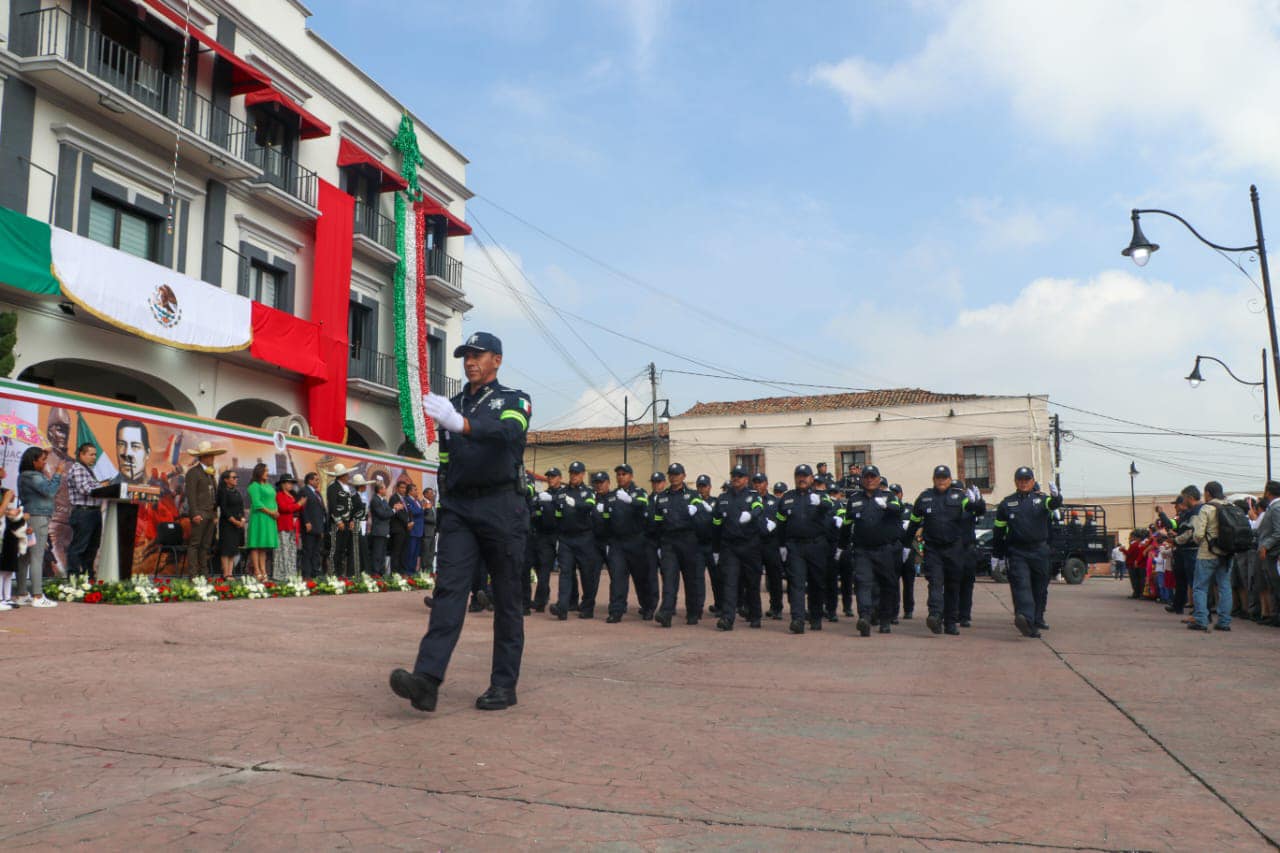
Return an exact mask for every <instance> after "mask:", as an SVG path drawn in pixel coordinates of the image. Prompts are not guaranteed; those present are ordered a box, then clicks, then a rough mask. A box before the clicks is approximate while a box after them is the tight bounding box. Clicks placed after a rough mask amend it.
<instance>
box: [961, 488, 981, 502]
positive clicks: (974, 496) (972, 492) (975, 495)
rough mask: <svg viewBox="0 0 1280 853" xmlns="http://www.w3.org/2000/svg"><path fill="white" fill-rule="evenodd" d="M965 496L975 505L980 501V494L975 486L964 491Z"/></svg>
mask: <svg viewBox="0 0 1280 853" xmlns="http://www.w3.org/2000/svg"><path fill="white" fill-rule="evenodd" d="M965 494H966V495H967V496H968V497H969V500H971V501H973V502H974V503H977V502H978V501H980V500H982V492H981V491H980V490H979V489H978V487H977V486H970V487H969V488H968V489H967V490H966V491H965Z"/></svg>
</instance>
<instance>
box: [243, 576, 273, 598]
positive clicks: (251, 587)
mask: <svg viewBox="0 0 1280 853" xmlns="http://www.w3.org/2000/svg"><path fill="white" fill-rule="evenodd" d="M240 585H241V586H242V587H244V590H245V592H247V593H248V595H246V596H245V598H270V597H271V593H269V592H267V588H266V587H265V586H263V585H262V582H261V581H259V580H257V579H256V578H245V579H244V580H243V581H241V582H240Z"/></svg>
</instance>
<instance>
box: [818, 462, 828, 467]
mask: <svg viewBox="0 0 1280 853" xmlns="http://www.w3.org/2000/svg"><path fill="white" fill-rule="evenodd" d="M818 467H819V468H826V467H827V463H825V462H819V463H818Z"/></svg>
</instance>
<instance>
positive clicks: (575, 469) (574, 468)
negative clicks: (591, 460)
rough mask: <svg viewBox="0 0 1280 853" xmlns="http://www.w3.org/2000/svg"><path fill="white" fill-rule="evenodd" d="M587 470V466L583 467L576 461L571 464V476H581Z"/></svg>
mask: <svg viewBox="0 0 1280 853" xmlns="http://www.w3.org/2000/svg"><path fill="white" fill-rule="evenodd" d="M586 470H587V466H586V465H583V464H582V463H581V462H579V461H577V460H576V459H575V460H574V461H572V462H570V463H569V473H570V474H581V473H583V472H584V471H586Z"/></svg>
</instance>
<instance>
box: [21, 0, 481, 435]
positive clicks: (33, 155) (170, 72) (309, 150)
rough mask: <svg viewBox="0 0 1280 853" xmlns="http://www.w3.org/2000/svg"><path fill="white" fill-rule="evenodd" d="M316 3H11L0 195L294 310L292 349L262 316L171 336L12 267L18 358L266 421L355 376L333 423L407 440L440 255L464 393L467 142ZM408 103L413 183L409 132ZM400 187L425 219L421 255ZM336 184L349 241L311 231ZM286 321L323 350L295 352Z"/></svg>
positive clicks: (437, 309) (37, 216)
mask: <svg viewBox="0 0 1280 853" xmlns="http://www.w3.org/2000/svg"><path fill="white" fill-rule="evenodd" d="M188 16H189V17H188ZM309 16H310V12H309V11H308V10H307V9H306V8H305V7H304V6H303V5H302V4H301V3H299V2H296V0H236V2H231V1H230V0H198V2H192V3H191V4H190V6H189V7H188V6H187V4H186V3H185V2H171V3H170V2H165V0H0V27H2V28H4V29H3V30H2V31H0V207H5V208H9V209H10V210H12V211H16V212H17V213H20V214H23V215H25V216H27V217H30V218H31V219H34V220H38V221H40V222H44V223H48V224H49V225H51V226H54V227H55V228H60V229H65V230H66V231H69V232H72V233H74V234H77V235H80V236H81V237H86V238H89V239H92V240H95V241H98V242H101V243H105V244H107V245H110V246H112V247H114V248H115V249H118V250H119V251H121V252H126V253H129V254H132V255H136V256H139V257H143V258H146V259H147V260H149V261H152V262H154V263H155V264H158V265H160V266H162V267H165V268H167V269H169V270H172V271H174V272H176V273H180V274H185V275H186V276H190V277H192V278H195V279H199V280H201V281H203V282H205V283H207V284H208V286H210V287H216V288H221V289H223V290H225V291H228V292H230V293H235V294H238V295H240V296H243V297H246V298H248V299H250V300H253V301H254V302H256V303H258V304H259V305H260V306H266V307H268V308H271V309H275V310H276V311H278V312H281V314H280V315H272V316H275V317H278V318H279V320H280V322H279V323H277V325H276V328H278V329H281V330H283V331H281V332H280V334H281V340H280V341H277V342H276V346H275V347H274V351H275V353H276V354H275V355H272V354H270V353H268V352H267V349H268V348H267V347H266V346H265V344H266V341H265V338H262V337H260V333H259V332H258V331H256V330H255V346H254V348H253V349H252V350H250V349H245V350H241V351H236V352H206V351H201V350H199V349H183V348H176V347H173V346H167V345H165V344H163V343H157V342H155V341H153V340H150V339H147V338H146V337H143V336H140V335H138V334H135V333H133V332H131V331H130V330H128V329H127V328H123V327H121V326H120V325H119V324H115V323H112V322H110V321H109V320H104V319H101V318H100V315H97V314H95V313H94V312H90V311H85V310H83V307H82V306H80V307H77V306H76V305H70V304H68V303H67V302H66V301H65V300H61V301H60V300H59V299H57V298H48V297H44V298H40V297H35V296H33V295H31V294H29V293H24V292H22V291H20V290H14V289H11V288H8V287H0V303H2V304H0V308H3V309H4V310H16V311H17V312H18V314H19V325H18V336H19V342H18V346H17V348H16V352H17V354H18V359H17V367H16V369H15V372H14V375H15V376H16V377H17V378H20V379H25V380H29V381H33V382H37V383H41V384H45V385H51V386H56V387H60V388H65V389H69V390H73V391H83V392H88V393H93V394H97V395H100V396H104V397H114V398H116V399H121V400H126V401H130V402H136V403H141V404H145V405H152V406H159V407H162V408H168V409H172V410H175V411H180V412H187V413H191V414H197V415H201V416H204V417H212V418H218V419H221V420H226V421H233V422H236V423H241V424H247V425H252V426H260V425H262V424H263V422H264V421H265V420H266V419H267V418H270V417H279V416H284V415H293V414H298V415H302V416H304V417H310V416H311V415H312V414H313V411H314V409H315V408H316V407H317V406H318V405H319V404H318V403H317V399H318V397H317V388H318V387H320V386H324V385H325V384H326V383H334V382H340V383H341V386H342V387H341V388H340V390H335V389H334V387H333V386H332V385H330V391H331V392H332V393H330V398H331V399H330V411H329V418H328V420H329V421H330V422H332V409H333V408H335V407H336V408H339V409H341V410H342V411H343V413H342V416H341V419H340V420H339V421H338V423H339V426H340V427H341V428H342V429H341V431H342V432H343V433H344V435H333V434H330V435H322V434H320V433H319V432H318V431H317V435H319V436H320V437H321V438H325V439H328V440H336V441H343V440H345V441H346V442H347V443H349V444H351V445H353V446H357V447H369V448H372V449H375V450H384V451H391V452H396V451H397V450H398V449H400V448H401V447H402V446H404V441H405V435H406V433H405V428H404V423H403V420H402V405H403V401H404V399H405V386H404V382H403V380H402V376H401V374H402V373H403V372H404V370H403V368H404V363H405V359H406V358H407V359H409V360H410V361H412V360H413V358H414V356H415V354H414V353H408V354H406V353H404V352H402V353H400V355H399V358H397V353H396V338H397V333H396V332H397V322H396V311H397V308H399V309H400V310H403V305H402V304H400V302H399V301H398V300H397V296H396V294H397V292H398V291H397V287H396V282H397V266H398V265H400V264H402V263H407V264H408V266H409V270H410V277H412V271H413V269H414V268H415V265H416V266H421V267H423V269H424V272H425V276H424V277H423V280H422V286H424V287H425V291H424V293H425V295H424V296H423V297H422V298H421V299H420V300H415V301H413V302H412V303H411V305H412V306H413V307H416V309H417V313H418V314H420V315H421V316H422V321H421V324H420V325H419V326H418V327H417V328H419V329H420V330H421V333H422V336H423V339H424V345H423V347H422V349H423V352H424V356H425V357H424V359H423V364H424V367H425V366H426V365H429V367H427V368H426V372H427V377H426V378H428V379H429V381H430V385H431V387H432V389H433V390H437V391H440V392H441V393H450V394H451V393H454V392H455V391H456V390H457V388H458V387H459V386H460V377H459V375H458V373H457V371H458V370H459V367H458V366H457V364H456V363H455V362H454V360H453V359H449V358H448V357H447V355H448V352H449V350H450V349H451V348H452V346H453V345H454V344H456V343H457V342H458V341H459V340H461V327H462V314H463V313H464V312H465V311H467V310H469V309H470V305H469V304H468V303H467V301H466V297H465V294H464V293H463V291H462V265H461V263H460V261H459V260H457V259H460V258H461V256H462V240H463V239H464V237H465V235H466V234H467V233H469V229H468V228H467V226H466V225H465V222H464V218H465V217H464V204H465V202H466V200H467V199H468V198H469V197H470V196H471V193H470V192H469V191H468V190H467V187H466V183H465V181H466V165H467V161H466V159H465V158H464V157H463V156H462V155H461V154H460V153H459V152H458V151H456V150H455V149H454V148H452V147H451V146H450V145H449V144H448V143H447V142H446V141H445V140H443V139H442V138H440V137H439V136H438V135H437V134H436V133H435V132H434V131H432V129H431V128H430V127H429V126H428V125H427V124H426V123H425V122H423V121H422V120H420V119H418V118H417V117H415V116H413V115H412V114H411V113H410V112H409V111H408V110H407V108H406V107H405V106H404V105H403V104H402V103H401V102H399V101H398V100H397V99H396V97H395V96H394V95H393V94H392V93H390V92H388V91H386V90H385V89H384V88H382V87H381V86H380V85H379V84H378V83H376V82H375V81H373V80H372V79H371V78H370V77H369V76H368V75H366V74H365V73H364V72H362V71H361V70H360V69H359V68H358V67H357V66H356V65H354V64H353V63H352V62H350V61H349V60H347V59H346V58H345V57H343V56H342V55H341V54H340V53H339V52H338V51H337V50H335V49H334V48H333V47H332V46H330V45H329V44H327V43H326V42H325V41H324V40H323V39H321V38H320V37H319V36H317V35H316V34H315V33H314V32H312V31H310V30H309V29H307V18H308V17H309ZM184 69H185V75H186V76H185V78H184V77H183V74H184ZM405 116H408V124H407V126H408V127H409V128H410V130H411V133H410V134H409V135H410V136H411V137H416V148H417V150H418V152H420V156H421V162H420V163H417V164H416V174H414V175H413V178H414V180H413V184H412V185H410V184H409V182H408V181H407V180H406V173H407V172H412V171H413V170H412V169H406V162H405V154H404V151H405V150H406V149H405V148H404V147H403V146H401V147H400V148H397V147H396V146H395V145H394V144H393V140H395V139H396V138H397V135H398V134H399V135H400V136H401V137H402V138H403V137H404V127H405V125H404V124H403V121H404V117H405ZM175 137H177V139H178V140H179V144H178V146H177V158H176V163H177V167H176V170H175V168H174V163H175ZM414 159H415V160H416V159H417V158H414ZM342 193H345V194H346V195H349V196H351V197H352V198H353V199H354V204H352V203H351V202H350V201H344V199H345V196H343V195H342ZM397 195H399V196H401V198H402V199H404V200H407V201H406V206H407V207H408V208H409V209H410V210H412V209H413V207H414V202H416V204H417V209H418V211H419V216H420V217H421V219H422V224H423V228H422V232H421V234H420V235H417V242H414V245H416V246H417V247H418V252H417V253H416V254H415V256H414V258H413V259H412V263H410V262H409V261H410V259H408V258H402V255H401V248H402V247H403V246H404V245H405V243H404V240H405V238H404V236H403V234H400V235H398V233H397V223H396V219H395V212H396V208H397V202H396V197H397ZM326 198H328V199H330V200H333V199H338V201H339V205H338V207H334V208H333V209H332V210H328V209H325V204H326V202H325V199H326ZM331 203H332V202H331ZM343 204H345V205H346V209H347V210H349V211H350V212H349V214H343V215H349V216H350V218H351V220H352V224H351V225H350V226H348V230H349V232H350V241H349V242H350V246H349V247H346V248H343V246H342V244H343V243H344V241H342V240H338V241H334V240H331V239H327V238H325V237H323V236H321V238H320V239H317V235H318V234H319V235H324V234H325V233H326V232H325V231H324V228H325V227H326V226H332V223H333V222H335V221H339V220H340V219H341V215H339V212H340V208H341V206H342V205H343ZM411 215H412V214H411ZM330 216H337V218H336V219H330V221H329V222H327V223H326V222H325V221H324V220H325V218H326V217H330ZM409 221H410V228H412V223H413V220H412V218H411V219H410V220H409ZM410 236H411V237H412V236H413V235H410ZM344 253H345V254H344ZM335 254H336V257H335ZM335 270H337V271H339V273H338V275H339V277H340V278H341V280H340V281H333V280H332V279H333V278H334V271H335ZM403 274H404V271H403V269H402V270H401V276H402V278H401V280H403ZM128 286H129V283H128V282H120V287H122V288H127V287H128ZM407 286H408V287H409V288H412V287H413V282H412V281H410V282H409V284H408V285H407ZM290 319H292V320H296V321H297V325H296V345H297V346H298V347H299V348H302V347H315V348H316V350H317V351H316V353H315V354H314V355H316V356H317V358H318V361H317V360H316V359H311V358H310V357H308V358H306V359H301V358H294V356H295V355H297V353H291V352H290V351H289V347H290V346H291V344H290V341H291V340H293V336H294V335H295V332H294V331H293V328H294V327H293V326H290V325H289V323H288V321H289V320H290ZM409 322H410V323H417V322H418V321H417V318H416V317H414V318H410V319H409ZM313 337H314V338H316V340H317V341H318V343H314V342H313V341H312V338H313ZM260 343H261V344H263V345H264V346H263V347H262V348H261V350H260V348H259V346H258V345H259V344H260ZM308 356H310V354H308ZM304 362H305V363H307V364H310V365H313V366H312V367H309V368H305V369H304V368H300V367H299V366H298V365H299V364H301V363H304ZM339 362H342V363H341V364H339ZM317 364H318V365H320V366H319V367H316V366H314V365H317ZM415 370H416V365H415ZM409 391H410V396H411V397H412V398H414V399H416V397H417V396H418V395H417V394H416V393H413V389H409ZM330 432H332V429H330ZM419 444H420V446H421V445H422V444H425V442H419Z"/></svg>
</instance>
